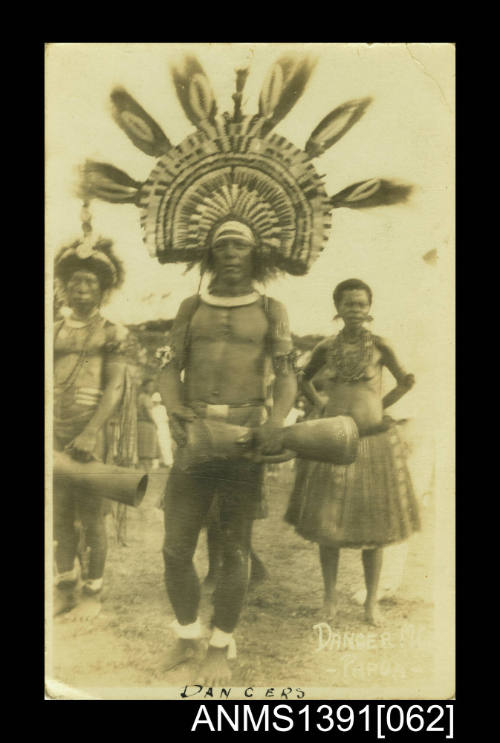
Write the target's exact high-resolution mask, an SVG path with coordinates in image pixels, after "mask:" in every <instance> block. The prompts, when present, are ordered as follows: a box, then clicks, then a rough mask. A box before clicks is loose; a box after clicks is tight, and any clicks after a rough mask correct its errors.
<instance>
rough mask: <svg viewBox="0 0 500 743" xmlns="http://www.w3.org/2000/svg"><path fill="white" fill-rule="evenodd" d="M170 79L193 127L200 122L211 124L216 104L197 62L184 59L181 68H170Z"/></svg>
mask: <svg viewBox="0 0 500 743" xmlns="http://www.w3.org/2000/svg"><path fill="white" fill-rule="evenodd" d="M172 78H173V81H174V85H175V89H176V91H177V95H178V97H179V101H180V103H181V106H182V108H183V109H184V112H185V114H186V116H187V117H188V119H189V120H190V121H191V122H192V123H193V124H194V125H195V126H198V125H199V124H200V122H202V121H210V122H212V121H213V119H214V117H215V114H216V113H217V104H216V102H215V97H214V94H213V92H212V86H211V85H210V81H209V79H208V77H207V76H206V74H205V72H204V70H203V68H202V66H201V65H200V63H199V62H198V60H197V59H196V58H195V57H190V56H188V57H184V59H183V63H182V67H180V66H178V65H173V66H172Z"/></svg>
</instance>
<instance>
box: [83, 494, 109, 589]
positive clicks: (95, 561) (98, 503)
mask: <svg viewBox="0 0 500 743" xmlns="http://www.w3.org/2000/svg"><path fill="white" fill-rule="evenodd" d="M78 511H79V514H80V518H81V520H82V524H83V528H84V530H85V541H86V543H87V546H88V547H90V558H89V567H88V576H87V578H88V583H89V586H88V587H89V589H90V592H92V587H94V588H95V592H97V591H99V590H100V589H101V586H102V577H103V575H104V566H105V564H106V555H107V552H108V537H107V534H106V521H105V518H104V501H103V499H102V498H92V497H89V496H85V495H81V496H79V498H78Z"/></svg>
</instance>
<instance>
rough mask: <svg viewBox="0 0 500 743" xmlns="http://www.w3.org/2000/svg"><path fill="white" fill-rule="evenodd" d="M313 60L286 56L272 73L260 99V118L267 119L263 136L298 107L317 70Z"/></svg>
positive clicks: (275, 65) (279, 61) (263, 87)
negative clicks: (295, 106) (294, 107)
mask: <svg viewBox="0 0 500 743" xmlns="http://www.w3.org/2000/svg"><path fill="white" fill-rule="evenodd" d="M315 64H316V63H315V61H314V60H312V59H311V58H310V57H307V56H306V57H304V56H300V55H298V56H295V55H290V54H288V55H284V56H283V57H280V59H278V61H277V62H275V64H274V65H273V66H272V67H271V69H270V70H269V72H268V74H267V77H266V79H265V81H264V84H263V86H262V90H261V93H260V98H259V114H260V115H261V116H263V117H265V118H266V119H267V121H266V123H265V124H264V126H263V128H262V134H263V135H264V134H266V133H267V132H269V131H271V129H273V128H274V127H275V126H276V124H277V123H278V122H279V121H281V119H283V118H284V117H285V116H286V115H287V113H288V112H289V111H290V110H291V109H292V108H293V106H294V105H295V104H296V103H297V101H298V100H299V98H300V96H301V95H302V93H303V92H304V89H305V87H306V85H307V82H308V80H309V78H310V76H311V73H312V71H313V69H314V66H315Z"/></svg>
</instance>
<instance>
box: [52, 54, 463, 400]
mask: <svg viewBox="0 0 500 743" xmlns="http://www.w3.org/2000/svg"><path fill="white" fill-rule="evenodd" d="M293 48H297V45H278V44H260V45H246V44H239V45H225V44H213V45H197V44H193V45H172V44H114V43H111V44H55V45H49V47H48V52H47V89H46V93H47V94H46V111H47V118H46V123H47V128H46V132H47V133H46V153H47V171H46V202H47V213H46V243H47V257H48V261H47V269H48V272H49V277H50V263H51V256H52V255H53V253H54V251H55V250H57V249H58V248H59V247H60V246H61V245H64V244H67V243H69V242H71V241H72V240H74V239H76V238H77V237H78V236H79V235H80V219H79V215H80V206H81V205H80V203H79V202H78V200H77V199H75V198H74V197H73V196H72V181H73V179H74V169H75V167H76V166H77V165H78V164H80V163H82V162H83V161H84V160H85V159H86V158H91V159H95V160H99V161H103V162H109V163H111V164H113V165H115V166H117V167H119V168H121V169H122V170H125V171H126V172H127V173H128V174H129V175H130V176H132V177H133V178H135V179H137V180H138V181H144V180H145V179H146V178H147V176H148V175H149V173H150V171H151V170H152V168H153V166H154V164H155V160H154V158H150V157H148V156H147V155H145V154H144V153H142V152H141V151H140V150H138V149H136V148H135V147H134V145H133V144H132V143H131V142H130V140H129V139H128V138H127V137H126V135H125V134H124V133H123V132H122V131H121V130H120V129H119V127H118V126H117V125H116V124H115V123H114V121H113V119H112V117H111V115H110V105H109V94H110V92H111V90H112V88H113V87H114V86H115V85H122V86H124V87H125V88H126V89H127V90H128V92H129V93H130V94H131V95H132V96H133V97H134V98H135V99H136V100H137V101H138V102H139V103H140V104H141V105H142V106H143V107H144V108H145V109H146V111H147V112H148V113H149V114H150V115H151V116H153V118H154V119H156V121H157V122H158V123H159V124H160V126H161V127H162V128H163V129H164V131H165V133H166V135H167V137H168V138H169V139H170V141H171V142H172V143H173V144H177V143H179V142H180V141H181V140H182V139H183V138H184V137H186V136H187V135H189V134H190V133H191V132H192V129H193V127H192V125H191V124H190V122H189V121H188V119H187V118H186V116H185V114H184V112H183V111H182V108H181V106H180V104H179V102H178V101H177V98H176V95H175V92H174V88H173V83H172V81H171V78H170V74H169V64H170V63H171V62H172V61H174V60H175V59H176V58H177V57H178V55H179V54H182V53H183V52H194V53H195V54H196V55H197V56H198V58H199V60H200V62H201V64H202V66H203V67H204V68H205V71H206V73H207V75H208V77H209V78H210V80H211V83H212V86H213V89H214V93H215V96H216V99H217V102H218V106H219V112H222V111H224V110H232V101H231V95H232V93H233V91H234V87H233V86H234V79H235V75H234V70H235V69H236V68H238V67H241V66H243V65H245V66H246V65H248V64H249V65H250V75H249V78H248V80H247V83H246V86H245V90H244V110H245V112H247V113H254V112H255V111H256V109H257V101H258V95H259V92H260V86H261V85H262V82H263V80H264V76H265V74H266V72H267V70H268V68H269V67H270V65H271V64H272V63H273V61H274V60H275V59H276V58H277V57H278V56H279V54H280V52H282V51H286V50H289V49H293ZM307 48H308V49H309V50H310V51H311V52H312V53H313V54H315V55H316V56H317V59H318V62H317V66H316V68H315V70H314V72H313V75H312V78H311V80H310V82H309V84H308V86H307V88H306V90H305V92H304V95H303V96H302V98H301V99H300V100H299V102H298V103H297V104H296V106H295V107H294V108H293V109H292V111H291V112H290V113H289V114H288V116H287V117H286V118H285V119H284V120H283V121H282V122H281V123H280V124H279V125H278V126H277V128H276V131H277V132H279V133H280V134H282V135H284V136H285V137H287V138H288V139H289V140H290V141H292V142H293V143H294V144H295V145H297V146H299V147H303V146H304V144H305V142H306V140H307V139H308V137H309V134H310V133H311V131H312V130H313V129H314V127H315V126H316V125H317V124H318V123H319V121H320V119H321V118H322V117H323V116H325V115H326V114H327V113H328V112H329V111H330V110H332V109H333V108H335V107H336V106H338V105H339V104H341V103H343V102H345V101H347V100H350V99H353V98H361V97H365V96H372V97H373V98H374V102H373V103H372V105H371V107H370V108H369V109H368V111H367V113H366V114H365V116H364V117H363V118H362V119H361V121H360V122H358V123H357V124H356V125H355V126H354V127H353V128H352V129H351V130H350V131H349V132H348V133H347V134H346V135H345V137H344V138H343V139H341V140H340V141H339V142H338V143H337V144H336V145H334V146H333V147H332V148H331V149H330V150H328V151H327V152H326V153H325V154H324V155H322V156H321V157H320V158H318V159H317V160H315V164H316V167H317V169H318V172H319V173H321V174H325V176H326V188H327V190H328V192H329V193H331V194H332V195H333V194H334V193H336V192H337V191H339V190H340V189H342V188H344V187H345V186H348V185H350V184H351V183H354V182H356V181H360V180H364V179H368V178H374V177H384V178H394V179H397V180H400V181H404V182H407V183H412V184H414V185H415V187H416V188H415V193H414V194H413V196H412V198H411V201H410V202H409V203H408V204H405V205H399V206H392V207H380V208H376V209H368V210H364V211H360V210H348V209H339V210H336V211H334V217H333V229H332V232H331V235H330V239H329V242H328V245H327V247H326V248H325V250H324V252H323V253H322V255H321V256H320V257H319V259H318V260H317V262H316V263H315V264H314V266H313V267H312V269H311V271H310V273H309V274H308V275H307V276H306V277H285V278H283V279H279V280H277V281H275V282H273V283H272V284H269V285H268V287H267V292H268V293H269V294H270V295H272V296H275V297H276V298H277V299H280V300H282V301H283V302H284V303H285V305H286V306H287V308H288V312H289V316H290V322H291V326H292V330H293V331H294V332H295V333H298V334H305V333H321V334H328V333H331V332H333V331H334V330H335V329H338V327H337V326H336V324H335V323H332V316H333V314H334V312H333V307H332V302H331V291H332V289H333V288H334V286H335V285H336V284H337V283H338V282H339V281H342V280H343V279H346V278H350V277H358V278H362V279H363V280H365V281H367V282H368V283H369V284H370V285H371V286H372V289H373V291H374V304H373V308H372V314H373V315H374V317H375V322H374V323H373V326H372V327H373V330H375V331H376V332H379V333H380V334H382V335H384V336H386V337H387V338H389V339H390V340H392V342H393V344H394V346H395V348H396V351H397V353H398V355H399V356H400V357H401V360H402V361H403V362H404V364H405V365H406V366H407V367H408V368H409V369H410V370H412V371H415V373H416V374H417V376H418V377H419V378H420V391H418V390H417V388H415V393H413V392H412V395H411V396H412V399H413V403H411V402H410V401H409V398H410V395H409V396H408V400H407V401H406V402H403V401H402V402H401V403H399V406H398V407H399V409H400V412H402V413H406V411H409V412H410V413H413V412H414V410H415V407H419V406H420V407H422V406H423V405H425V407H426V408H427V407H428V406H429V405H430V404H431V406H432V403H431V400H432V399H433V397H432V395H431V389H433V394H435V384H434V382H433V380H434V371H435V365H436V364H441V365H442V364H443V363H445V362H446V359H445V357H444V356H441V357H440V355H439V354H440V353H442V352H443V345H444V346H446V345H447V344H449V343H450V342H451V335H450V334H451V327H452V325H451V322H452V321H451V317H452V313H453V294H452V282H453V265H454V263H453V251H454V243H453V208H452V204H453V150H454V142H453V126H454V94H453V88H454V77H453V64H454V52H453V47H452V46H450V45H438V44H411V45H403V44H401V45H370V46H368V45H363V44H357V45H356V44H350V45H346V44H342V45H339V44H332V45H327V46H324V45H317V44H312V45H308V47H307ZM92 214H93V224H94V228H95V230H96V231H97V232H98V233H100V234H102V235H103V236H107V237H110V238H112V239H113V240H114V242H115V249H116V252H117V253H118V255H119V256H120V257H121V259H122V260H123V262H124V264H125V268H126V272H127V275H126V281H125V284H124V287H123V289H122V290H121V291H120V293H119V294H117V295H116V296H115V297H114V298H113V300H112V301H111V303H110V304H109V306H108V307H107V308H106V314H107V316H108V317H110V319H113V320H117V321H120V322H124V323H138V322H143V321H145V320H150V319H156V318H160V317H162V318H169V317H172V316H173V315H174V314H175V312H176V309H177V306H178V304H179V302H180V301H181V299H182V298H183V297H185V296H187V295H189V294H191V293H193V292H194V291H196V288H197V283H198V273H197V271H196V270H195V271H192V272H191V273H188V274H186V275H183V270H184V269H183V268H182V267H180V266H173V265H165V266H160V265H159V264H158V263H157V261H156V260H155V259H152V258H151V257H150V256H149V255H148V253H147V251H146V248H145V247H144V245H143V243H142V239H141V232H140V228H139V210H138V209H137V208H136V207H135V206H133V205H115V204H106V203H103V202H97V201H95V202H93V203H92ZM431 250H436V251H437V254H438V260H437V263H436V265H431V264H429V263H427V262H425V261H424V260H423V256H424V255H425V254H427V253H428V252H429V251H431Z"/></svg>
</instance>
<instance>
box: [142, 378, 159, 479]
mask: <svg viewBox="0 0 500 743" xmlns="http://www.w3.org/2000/svg"><path fill="white" fill-rule="evenodd" d="M153 392H154V382H153V380H152V379H145V380H144V381H143V383H142V385H141V389H140V392H139V394H138V396H137V455H138V457H139V466H140V467H141V468H142V469H144V470H145V471H146V472H150V471H151V470H152V469H153V460H154V459H157V457H158V453H159V447H158V434H157V430H156V422H155V418H154V416H153V399H152V398H153Z"/></svg>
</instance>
